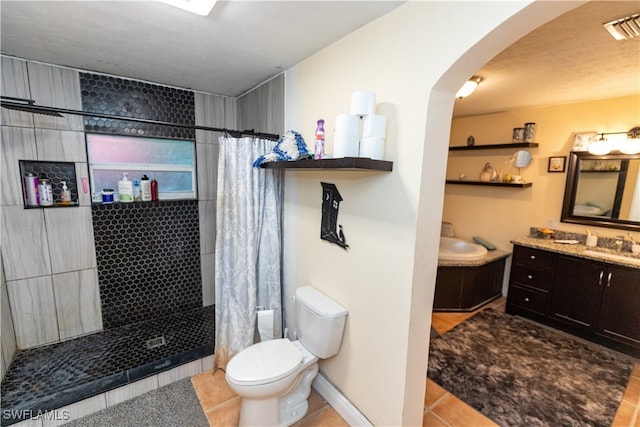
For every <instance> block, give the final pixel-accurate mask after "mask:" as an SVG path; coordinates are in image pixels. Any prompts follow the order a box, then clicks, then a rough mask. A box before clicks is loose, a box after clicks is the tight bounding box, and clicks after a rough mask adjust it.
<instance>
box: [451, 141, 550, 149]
mask: <svg viewBox="0 0 640 427" xmlns="http://www.w3.org/2000/svg"><path fill="white" fill-rule="evenodd" d="M537 146H538V143H537V142H514V143H511V144H488V145H458V146H454V147H449V151H470V150H491V149H496V148H533V147H537Z"/></svg>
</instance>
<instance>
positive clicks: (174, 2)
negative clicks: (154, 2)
mask: <svg viewBox="0 0 640 427" xmlns="http://www.w3.org/2000/svg"><path fill="white" fill-rule="evenodd" d="M160 1H161V2H162V3H166V4H170V5H171V6H175V7H179V8H180V9H184V10H186V11H188V12H191V13H195V14H197V15H202V16H207V15H209V13H211V10H212V9H213V6H214V5H215V4H216V1H217V0H160Z"/></svg>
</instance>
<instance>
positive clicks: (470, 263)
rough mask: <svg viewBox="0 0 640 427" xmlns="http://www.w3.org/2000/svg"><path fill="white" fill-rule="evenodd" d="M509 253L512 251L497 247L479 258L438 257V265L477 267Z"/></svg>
mask: <svg viewBox="0 0 640 427" xmlns="http://www.w3.org/2000/svg"><path fill="white" fill-rule="evenodd" d="M509 255H511V252H507V251H503V250H500V249H496V250H494V251H487V254H486V255H485V256H483V257H482V258H478V259H472V260H460V259H438V267H477V266H480V265H485V264H489V263H490V262H493V261H497V260H499V259H501V258H506V257H508V256H509Z"/></svg>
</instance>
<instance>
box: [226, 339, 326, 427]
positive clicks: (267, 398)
mask: <svg viewBox="0 0 640 427" xmlns="http://www.w3.org/2000/svg"><path fill="white" fill-rule="evenodd" d="M317 373H318V358H317V357H315V356H314V355H313V354H312V353H311V352H310V351H309V350H307V349H306V348H304V346H303V345H302V343H300V342H299V341H290V340H288V339H286V338H284V339H278V340H271V341H264V342H261V343H258V344H255V345H253V346H251V347H249V348H248V349H246V350H245V351H243V352H240V353H239V354H238V355H237V356H236V357H234V358H233V359H231V361H230V362H229V364H228V365H227V370H226V374H225V376H226V379H227V383H228V384H229V388H231V390H233V391H234V392H235V393H236V394H237V395H238V396H241V397H242V398H243V400H242V408H241V411H240V425H241V426H243V425H247V426H276V425H290V424H293V423H295V422H296V421H298V420H300V419H301V418H302V417H304V415H305V414H306V412H307V407H308V404H307V399H308V397H309V394H310V393H311V382H312V381H313V379H314V378H315V376H316V374H317Z"/></svg>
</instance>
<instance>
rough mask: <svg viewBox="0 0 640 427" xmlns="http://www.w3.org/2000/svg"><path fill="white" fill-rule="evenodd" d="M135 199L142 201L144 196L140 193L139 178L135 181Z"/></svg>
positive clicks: (135, 200)
mask: <svg viewBox="0 0 640 427" xmlns="http://www.w3.org/2000/svg"><path fill="white" fill-rule="evenodd" d="M133 201H134V202H140V201H142V196H141V194H140V181H138V180H137V179H136V180H134V181H133Z"/></svg>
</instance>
